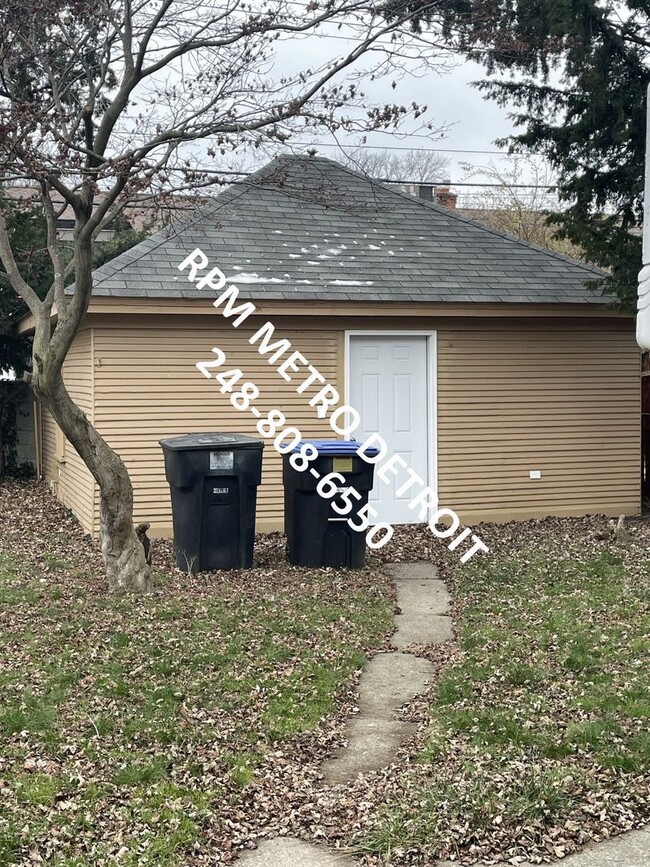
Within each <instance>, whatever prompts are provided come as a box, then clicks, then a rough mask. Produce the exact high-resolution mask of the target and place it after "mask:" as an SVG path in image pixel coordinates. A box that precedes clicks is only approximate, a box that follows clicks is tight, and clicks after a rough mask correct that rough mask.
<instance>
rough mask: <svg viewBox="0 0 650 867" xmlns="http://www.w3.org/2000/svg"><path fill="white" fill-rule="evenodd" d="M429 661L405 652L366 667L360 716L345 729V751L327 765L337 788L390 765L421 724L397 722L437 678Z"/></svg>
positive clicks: (325, 770)
mask: <svg viewBox="0 0 650 867" xmlns="http://www.w3.org/2000/svg"><path fill="white" fill-rule="evenodd" d="M433 674H434V668H433V665H432V664H431V663H430V662H428V661H427V660H426V659H420V658H419V657H417V656H411V655H410V654H406V653H379V654H377V656H375V657H373V659H371V660H370V662H369V663H368V664H367V665H366V667H365V669H364V671H363V673H362V675H361V681H360V684H359V702H358V704H359V712H358V714H357V715H356V716H354V717H352V719H351V720H350V721H349V722H348V724H347V725H346V727H345V738H346V740H347V742H348V745H347V747H344V748H342V749H340V750H339V751H338V752H337V753H336V754H335V755H334V756H333V757H332V758H331V759H328V760H327V761H326V762H325V763H324V764H323V774H324V777H325V782H326V783H327V784H328V785H330V786H334V785H337V784H339V783H346V782H349V781H350V780H355V779H356V778H357V777H358V776H359V774H367V773H371V772H372V771H378V770H379V769H380V768H384V767H386V765H389V764H390V763H391V762H392V761H393V759H394V757H395V753H396V751H397V749H398V748H399V746H400V745H401V744H402V743H403V742H404V741H405V740H407V738H409V737H411V736H412V735H413V734H415V730H416V728H417V726H415V724H413V723H409V722H404V721H402V720H399V719H397V718H396V711H397V709H398V708H399V707H401V705H403V704H404V703H405V702H407V701H410V700H411V699H412V698H413V697H414V696H416V695H418V694H419V693H421V692H422V691H423V690H424V688H425V686H426V684H427V681H428V680H429V679H430V678H431V677H432V676H433Z"/></svg>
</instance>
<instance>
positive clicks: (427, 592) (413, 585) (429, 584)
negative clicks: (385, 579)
mask: <svg viewBox="0 0 650 867" xmlns="http://www.w3.org/2000/svg"><path fill="white" fill-rule="evenodd" d="M393 580H394V581H395V586H396V588H397V600H398V602H397V604H398V605H399V607H400V608H401V610H402V614H406V613H408V614H416V613H418V612H419V613H420V614H447V612H448V611H449V601H450V600H449V593H448V592H447V587H446V586H445V582H444V581H440V579H439V578H427V579H422V578H395V579H393Z"/></svg>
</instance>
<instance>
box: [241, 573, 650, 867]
mask: <svg viewBox="0 0 650 867" xmlns="http://www.w3.org/2000/svg"><path fill="white" fill-rule="evenodd" d="M388 569H389V573H390V575H391V577H392V578H393V580H394V581H395V586H396V589H397V604H398V606H399V609H400V613H399V614H397V615H396V617H395V623H396V626H397V631H396V632H395V635H394V636H393V638H392V640H391V645H392V646H393V647H394V648H395V652H391V653H378V654H377V655H376V656H375V657H373V658H372V659H371V660H370V661H369V662H368V664H367V665H366V667H365V668H364V670H363V673H362V675H361V680H360V681H359V702H358V706H359V712H358V714H356V716H354V717H352V719H350V720H349V722H348V723H347V725H346V729H345V738H346V740H347V742H348V743H347V747H344V748H342V749H341V750H339V752H338V753H337V754H336V755H335V756H334V757H332V758H331V759H329V760H328V761H326V762H325V763H324V765H323V775H324V779H325V782H326V784H327V785H330V786H331V785H337V784H339V783H345V782H348V781H350V780H354V779H356V777H357V776H358V775H359V774H364V773H370V772H372V771H376V770H379V769H380V768H383V767H385V766H386V765H389V764H390V763H391V762H392V761H393V758H394V756H395V752H396V750H397V749H398V747H399V746H400V745H401V744H402V743H403V742H404V741H405V740H407V739H408V738H409V737H411V735H412V734H414V733H415V729H416V726H415V724H414V723H409V722H405V721H404V720H400V719H399V718H398V716H397V710H398V709H399V708H400V707H401V706H402V705H403V704H406V702H408V701H410V700H411V699H412V698H413V697H414V696H416V695H418V694H419V693H420V692H422V691H423V690H424V688H425V686H426V684H427V681H428V680H429V679H430V678H431V676H432V674H433V666H432V665H431V664H430V663H429V662H427V661H426V660H425V659H422V658H420V657H417V656H412V655H411V654H409V653H408V652H404V650H405V649H406V648H408V647H409V646H410V645H427V644H440V643H441V642H443V641H446V640H447V639H449V638H451V637H452V621H451V617H449V614H448V611H449V596H448V594H447V589H446V587H445V585H444V583H443V582H442V581H440V580H439V579H438V578H437V577H436V572H435V568H434V567H433V566H432V564H431V563H396V564H393V565H391V566H389V567H388ZM357 863H358V862H357V861H355V860H354V859H353V858H351V857H350V856H347V855H343V854H339V853H337V852H335V851H332V850H328V849H326V848H324V847H323V846H318V845H315V844H312V843H306V842H304V841H302V840H297V839H295V838H294V837H275V838H273V839H270V840H261V841H260V843H259V845H258V847H257V849H255V850H253V851H250V852H246V853H244V854H243V855H242V856H241V857H240V858H239V860H238V861H237V867H239V865H242V867H355V865H356V864H357ZM558 863H559V864H561V867H650V828H645V829H644V830H642V831H634V832H632V833H630V834H625V835H623V836H621V837H616V838H615V839H613V840H608V841H606V842H604V843H597V844H594V845H590V846H587V847H585V849H583V850H582V851H581V852H578V853H576V854H575V855H569V856H568V857H567V858H565V859H563V860H562V861H561V862H558ZM432 867H433V865H432ZM437 867H455V865H454V864H452V863H451V862H448V863H444V864H443V863H442V862H439V864H438V865H437ZM519 867H532V865H531V864H520V865H519Z"/></svg>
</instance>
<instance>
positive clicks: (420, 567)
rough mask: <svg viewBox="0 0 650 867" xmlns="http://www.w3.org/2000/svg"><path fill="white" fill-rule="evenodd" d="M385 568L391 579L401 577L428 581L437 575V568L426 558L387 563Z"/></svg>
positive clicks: (399, 578) (400, 578) (398, 579)
mask: <svg viewBox="0 0 650 867" xmlns="http://www.w3.org/2000/svg"><path fill="white" fill-rule="evenodd" d="M386 570H387V572H388V574H389V575H390V577H391V578H392V579H393V581H401V580H402V579H407V580H413V579H415V580H418V581H428V580H430V579H431V578H437V577H438V570H437V569H436V567H435V566H434V565H433V563H429V562H428V561H427V560H419V561H417V562H416V563H387V564H386Z"/></svg>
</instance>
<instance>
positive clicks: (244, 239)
mask: <svg viewBox="0 0 650 867" xmlns="http://www.w3.org/2000/svg"><path fill="white" fill-rule="evenodd" d="M196 247H200V248H201V250H202V251H203V252H204V253H205V254H206V255H207V256H208V258H209V261H210V266H217V267H219V268H220V269H221V270H222V271H223V272H224V274H225V275H226V278H227V280H228V282H229V283H231V284H235V285H237V286H238V287H239V289H240V294H241V295H242V296H243V297H245V298H251V299H287V300H290V299H293V300H320V301H335V300H340V301H368V302H372V301H382V302H390V301H396V302H402V303H404V302H506V303H521V302H532V303H545V304H548V303H574V304H575V303H579V304H593V303H597V304H598V303H600V304H602V303H603V302H604V301H606V300H607V298H603V296H602V294H601V289H600V288H599V286H598V285H597V282H596V281H599V280H602V277H603V276H604V272H602V271H600V270H598V269H595V268H591V267H589V266H588V265H585V264H583V263H581V262H577V261H574V260H572V259H569V258H568V257H566V256H562V255H560V254H558V253H553V252H551V251H549V250H546V249H544V248H541V247H538V246H536V245H533V244H529V243H526V242H524V241H520V240H519V239H516V238H512V237H510V236H508V235H505V234H503V233H501V232H497V231H495V230H492V229H490V228H487V227H485V226H483V225H481V224H479V223H476V222H474V221H473V220H471V219H469V218H467V217H465V216H462V215H461V214H458V213H455V212H454V211H453V210H448V209H446V208H444V207H441V206H439V205H435V204H432V203H431V202H427V201H424V200H421V199H417V198H414V197H413V196H410V195H408V194H407V193H403V192H401V191H399V190H396V189H395V188H394V187H391V186H388V185H386V184H382V183H379V182H377V181H373V180H370V179H368V178H367V177H365V176H364V175H361V174H359V173H357V172H354V171H352V170H350V169H348V168H345V167H344V166H341V165H339V164H338V163H336V162H334V161H333V160H329V159H325V158H323V157H306V156H305V157H303V156H293V155H289V156H281V157H278V158H277V159H274V160H273V161H272V162H271V163H269V164H268V165H267V166H265V167H264V168H263V169H261V170H260V171H258V172H256V173H254V174H252V175H250V176H249V177H248V178H246V179H245V180H243V181H241V182H239V183H237V184H233V185H232V186H231V187H229V188H228V189H226V190H225V191H224V192H222V193H221V194H220V195H219V196H217V197H215V199H214V201H213V202H210V203H209V204H208V205H202V206H201V207H199V208H197V210H196V211H195V212H194V213H193V214H192V215H191V216H189V217H186V218H183V219H181V220H178V221H176V222H175V223H174V224H173V225H172V226H171V227H169V228H166V229H164V230H162V231H159V232H157V233H156V234H155V235H152V236H151V237H150V238H148V239H146V240H145V241H143V242H142V243H140V244H138V245H137V246H135V247H133V248H132V249H130V250H128V251H126V252H125V253H122V254H121V255H120V256H117V257H116V258H115V259H112V260H111V261H110V262H107V263H106V264H104V265H102V266H101V267H100V268H98V269H97V270H96V271H95V272H94V289H93V295H95V296H118V297H124V296H133V297H151V298H161V299H162V298H182V297H206V291H207V293H208V294H209V290H206V289H203V290H199V289H197V288H196V286H195V285H194V284H192V283H190V282H189V281H188V280H187V276H186V275H187V271H186V272H180V271H179V270H178V265H179V263H180V262H182V261H183V259H184V258H185V257H186V256H187V255H188V254H189V253H190V252H191V251H192V250H194V249H195V248H196Z"/></svg>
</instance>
